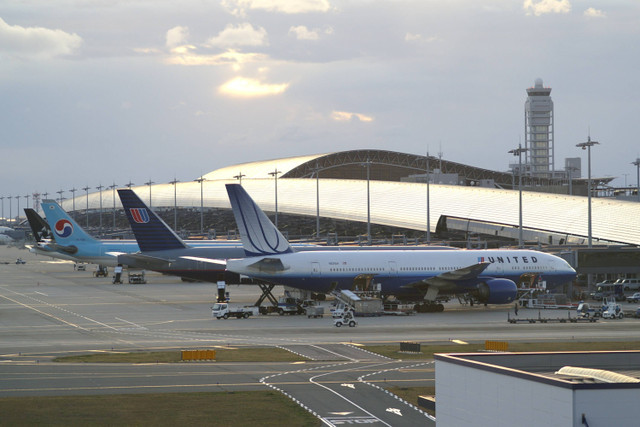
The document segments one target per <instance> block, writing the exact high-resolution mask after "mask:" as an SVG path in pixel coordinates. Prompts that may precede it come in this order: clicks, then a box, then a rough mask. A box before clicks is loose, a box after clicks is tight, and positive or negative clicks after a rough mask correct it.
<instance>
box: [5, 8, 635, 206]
mask: <svg viewBox="0 0 640 427" xmlns="http://www.w3.org/2000/svg"><path fill="white" fill-rule="evenodd" d="M638 70H640V1H636V0H626V1H622V0H587V1H581V0H512V1H511V0H448V1H441V0H416V1H412V0H407V1H401V0H397V1H396V0H388V1H373V0H371V1H369V0H349V1H334V0H222V1H202V0H181V1H179V2H178V1H173V0H126V1H124V0H56V1H50V0H3V1H2V2H1V3H0V100H1V101H0V117H1V118H0V120H1V121H0V196H8V195H23V196H24V195H27V194H32V193H34V192H40V193H43V192H49V193H50V194H51V195H54V194H53V193H55V192H56V191H58V190H64V191H65V193H64V194H63V195H64V197H70V196H71V194H70V192H68V190H69V189H71V188H74V187H75V188H82V187H84V186H87V185H88V186H90V187H96V186H98V185H99V184H103V185H110V184H112V183H116V184H117V185H119V186H124V185H125V184H126V183H128V182H133V183H135V184H138V185H141V184H144V183H145V182H147V181H149V180H152V181H154V182H156V183H166V182H169V181H171V180H172V179H174V178H176V179H178V180H180V181H189V180H193V179H195V178H197V177H198V176H200V175H202V174H206V173H208V172H210V171H212V170H215V169H217V168H220V167H224V166H228V165H233V164H237V163H244V162H251V161H258V160H267V159H274V158H280V157H290V156H299V155H308V154H316V153H325V152H334V151H344V150H353V149H367V148H370V149H384V150H392V151H400V152H406V153H413V154H420V155H421V154H425V153H426V152H427V151H429V152H430V153H432V154H435V153H438V152H441V153H442V156H443V158H444V159H446V160H450V161H455V162H460V163H466V164H471V165H474V166H478V167H482V168H487V169H492V170H498V171H506V170H508V166H509V163H510V162H514V158H513V156H512V155H511V154H508V151H509V150H511V149H513V148H516V147H517V146H518V144H519V143H521V142H522V143H523V142H524V103H525V100H526V96H527V95H526V89H527V88H529V87H532V86H533V85H534V81H535V79H536V78H541V79H543V81H544V86H545V87H551V88H552V92H551V97H552V99H553V102H554V106H555V156H556V160H555V167H556V169H562V168H563V167H564V158H565V157H582V158H583V163H582V164H583V171H586V162H587V160H586V153H585V152H584V151H582V150H580V149H579V148H576V144H577V143H580V142H584V141H586V140H587V137H588V136H589V135H590V136H591V139H592V140H596V141H598V142H600V144H601V145H599V146H594V148H593V149H592V174H593V175H594V176H596V175H597V176H615V177H618V178H617V179H616V180H615V181H614V182H613V183H614V184H616V185H619V186H624V185H625V183H626V184H627V185H634V186H635V185H636V182H637V181H636V167H635V166H633V165H632V164H631V162H632V161H634V160H635V159H636V158H637V157H640V138H639V133H640V132H639V131H640V129H639V128H638V121H639V119H640V100H639V95H640V89H639V87H638ZM583 175H585V173H583ZM50 197H51V196H50ZM6 202H7V201H6V200H5V204H6ZM14 203H15V201H14ZM21 205H22V206H23V207H24V200H23V201H21Z"/></svg>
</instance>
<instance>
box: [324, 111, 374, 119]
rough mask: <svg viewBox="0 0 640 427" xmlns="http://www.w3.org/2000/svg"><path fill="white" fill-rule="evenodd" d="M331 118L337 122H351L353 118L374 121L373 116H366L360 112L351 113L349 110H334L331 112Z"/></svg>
mask: <svg viewBox="0 0 640 427" xmlns="http://www.w3.org/2000/svg"><path fill="white" fill-rule="evenodd" d="M331 118H332V119H333V120H335V121H337V122H350V121H351V120H353V119H354V118H355V119H358V120H360V121H361V122H372V121H373V117H371V116H365V115H364V114H360V113H350V112H348V111H333V112H332V113H331Z"/></svg>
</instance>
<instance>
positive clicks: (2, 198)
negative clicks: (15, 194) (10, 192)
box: [0, 196, 4, 222]
mask: <svg viewBox="0 0 640 427" xmlns="http://www.w3.org/2000/svg"><path fill="white" fill-rule="evenodd" d="M0 201H2V222H4V196H0Z"/></svg>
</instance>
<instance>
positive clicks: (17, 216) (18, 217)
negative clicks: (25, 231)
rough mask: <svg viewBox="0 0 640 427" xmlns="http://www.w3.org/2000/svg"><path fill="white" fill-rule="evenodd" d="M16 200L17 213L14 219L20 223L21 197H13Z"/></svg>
mask: <svg viewBox="0 0 640 427" xmlns="http://www.w3.org/2000/svg"><path fill="white" fill-rule="evenodd" d="M15 197H16V200H17V201H18V212H16V219H17V220H18V222H20V197H22V196H15Z"/></svg>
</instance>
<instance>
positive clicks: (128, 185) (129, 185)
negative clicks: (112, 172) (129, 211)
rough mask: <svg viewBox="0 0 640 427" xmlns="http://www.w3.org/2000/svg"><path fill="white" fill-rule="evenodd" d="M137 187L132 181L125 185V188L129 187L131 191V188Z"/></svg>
mask: <svg viewBox="0 0 640 427" xmlns="http://www.w3.org/2000/svg"><path fill="white" fill-rule="evenodd" d="M133 185H135V184H134V183H133V182H131V180H129V182H128V183H127V184H125V187H127V188H128V189H129V190H131V187H132V186H133Z"/></svg>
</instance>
